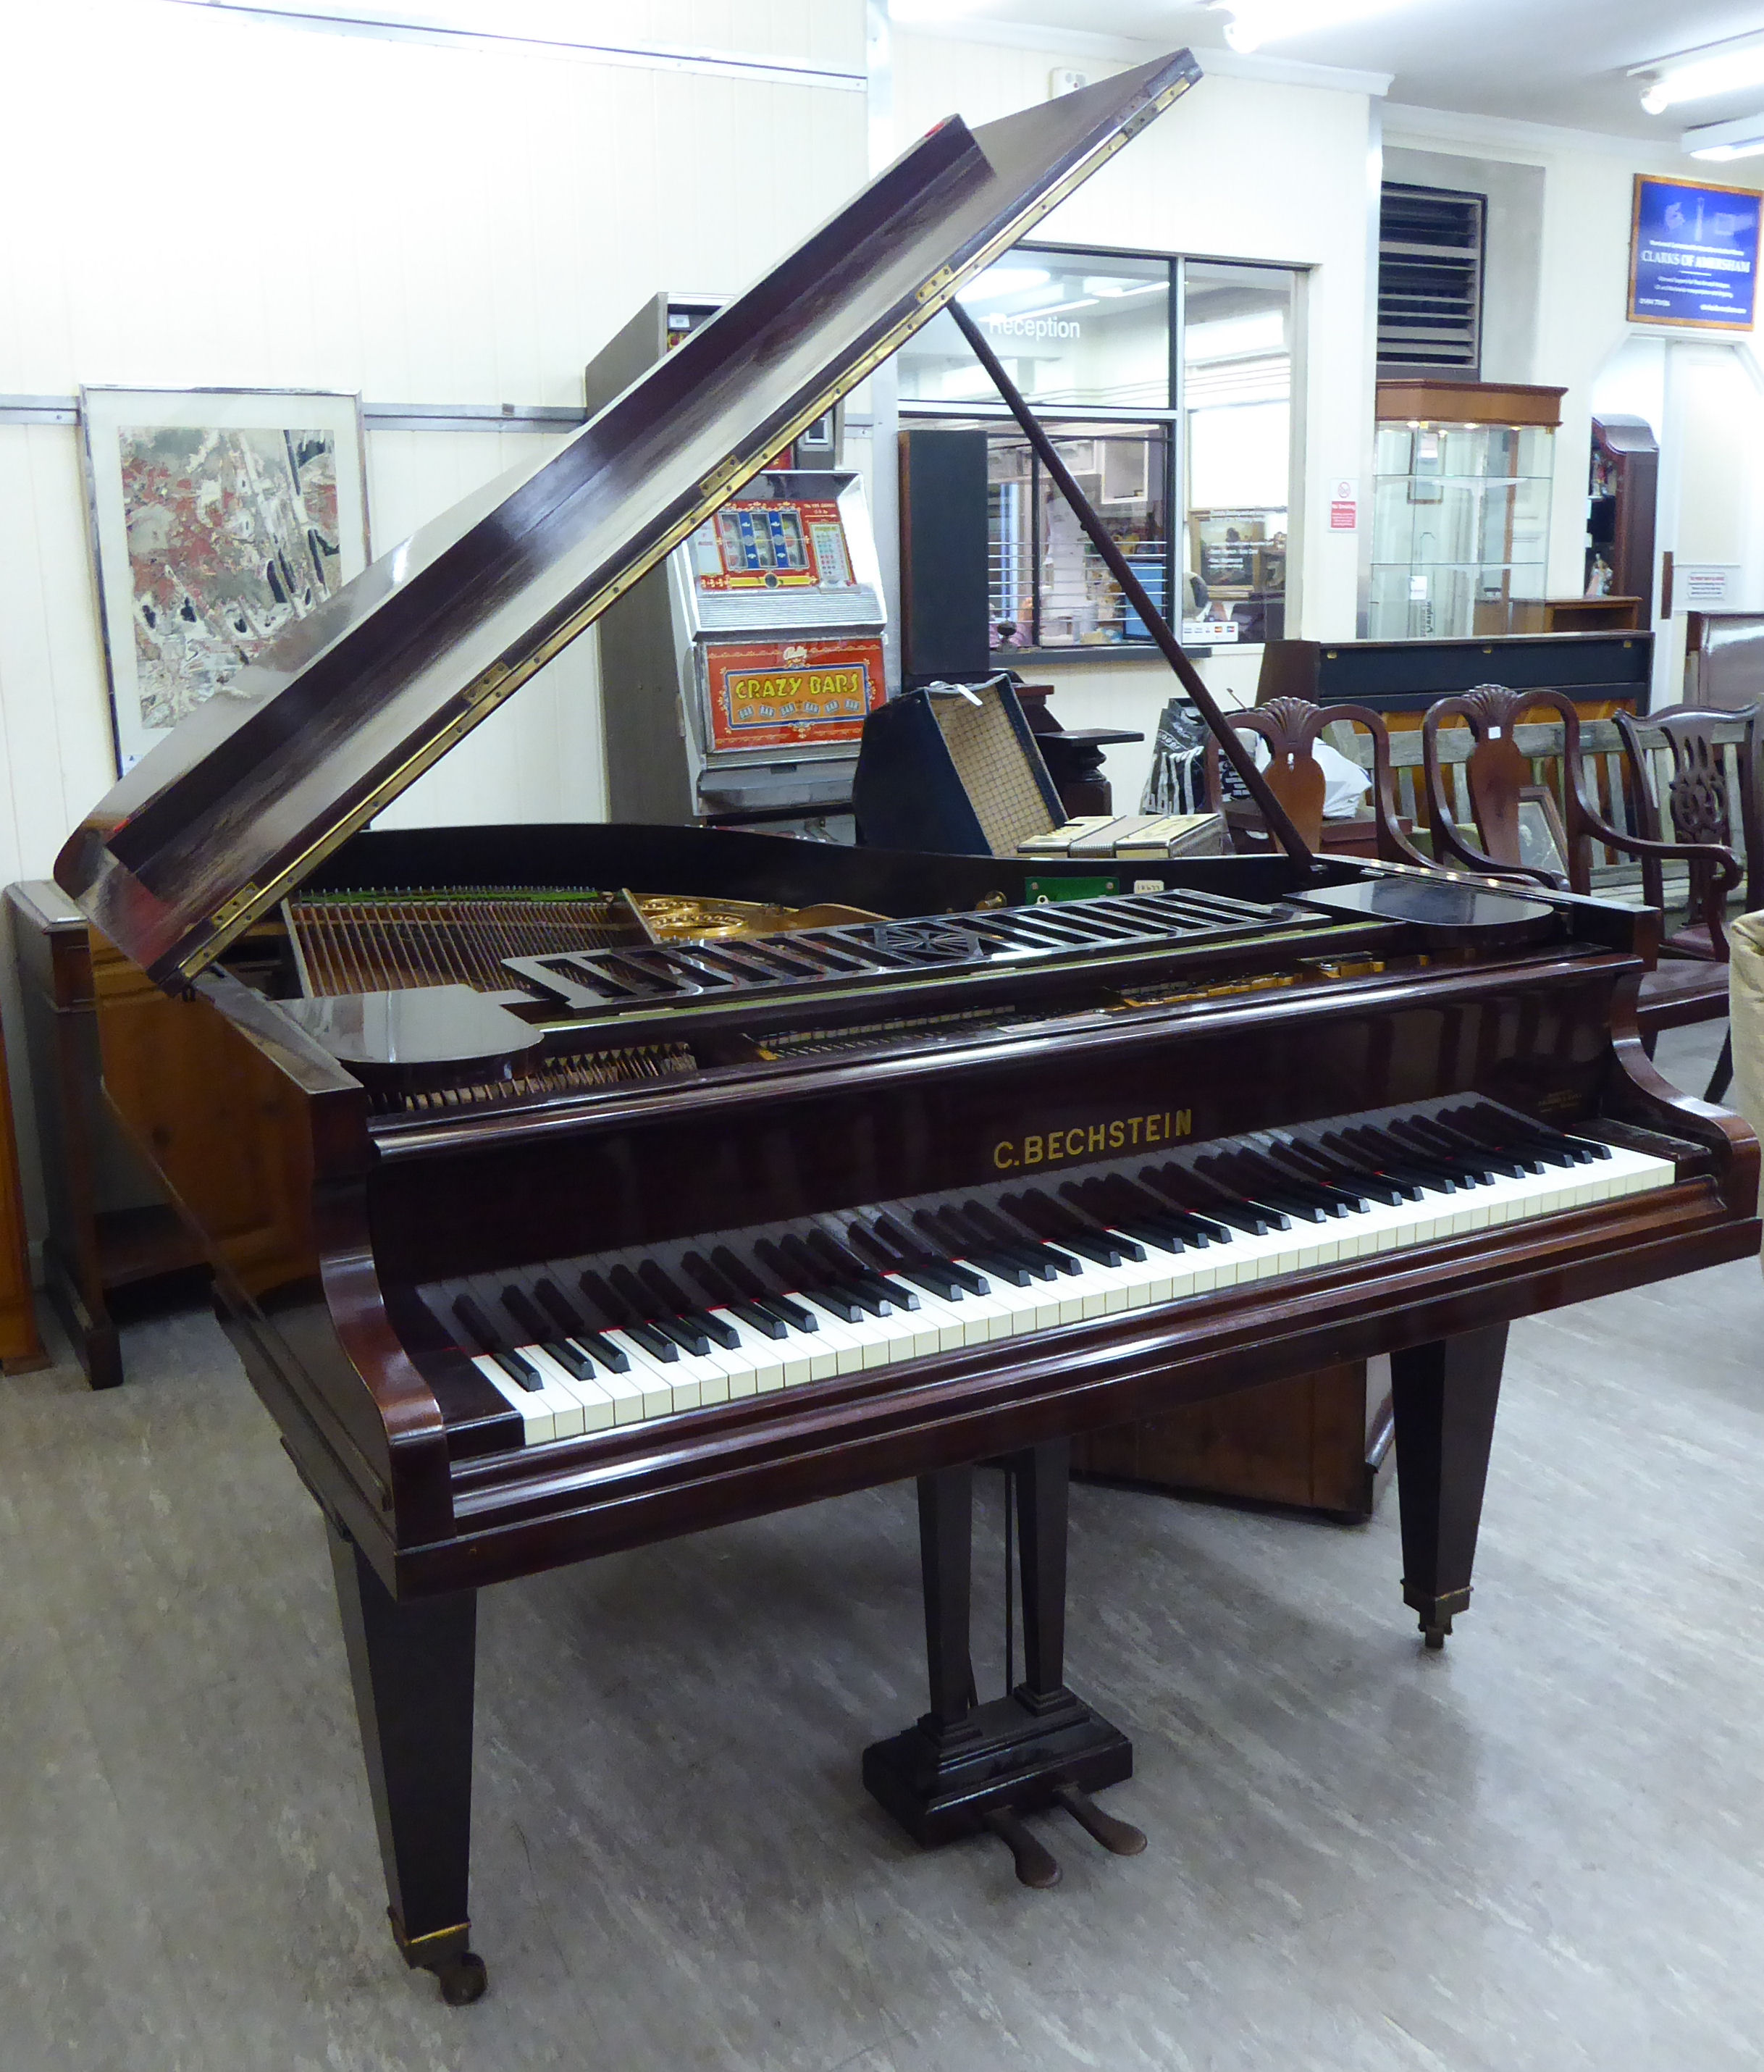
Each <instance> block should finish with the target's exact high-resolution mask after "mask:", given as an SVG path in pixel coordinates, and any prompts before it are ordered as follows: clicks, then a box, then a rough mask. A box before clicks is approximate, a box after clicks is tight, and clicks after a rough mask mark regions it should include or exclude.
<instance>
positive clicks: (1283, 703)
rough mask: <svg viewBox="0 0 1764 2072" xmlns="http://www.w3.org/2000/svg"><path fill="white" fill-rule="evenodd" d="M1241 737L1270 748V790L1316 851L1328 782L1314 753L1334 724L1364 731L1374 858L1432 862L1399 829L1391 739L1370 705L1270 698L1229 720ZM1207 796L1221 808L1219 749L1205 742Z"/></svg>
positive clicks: (1418, 862) (1213, 743)
mask: <svg viewBox="0 0 1764 2072" xmlns="http://www.w3.org/2000/svg"><path fill="white" fill-rule="evenodd" d="M1228 717H1229V718H1230V720H1231V723H1232V726H1234V727H1236V729H1237V730H1238V732H1239V733H1240V734H1260V737H1261V738H1262V739H1263V740H1264V741H1265V742H1267V744H1268V769H1267V771H1266V772H1265V775H1266V776H1267V779H1268V787H1269V790H1270V791H1272V792H1273V795H1274V796H1275V797H1276V798H1277V800H1279V801H1280V803H1281V805H1282V806H1284V807H1285V809H1286V812H1287V813H1288V815H1289V817H1290V818H1291V820H1292V822H1293V826H1294V827H1296V828H1297V830H1298V832H1299V833H1300V834H1301V836H1302V837H1304V839H1305V841H1306V842H1307V843H1308V844H1309V845H1310V847H1311V848H1312V849H1318V850H1320V849H1322V846H1323V800H1324V796H1325V792H1326V789H1327V780H1326V778H1325V776H1324V774H1323V767H1322V764H1321V763H1319V762H1318V759H1317V754H1316V747H1317V741H1318V736H1319V735H1320V734H1322V731H1323V730H1324V728H1325V727H1328V726H1334V724H1335V722H1337V721H1338V720H1340V721H1343V722H1352V723H1353V724H1354V725H1355V726H1359V727H1362V728H1363V729H1364V730H1365V732H1366V734H1367V737H1368V738H1369V740H1370V742H1371V808H1372V819H1373V832H1374V836H1375V841H1376V843H1377V849H1378V854H1379V857H1380V859H1381V860H1382V861H1384V862H1386V863H1412V864H1418V865H1421V867H1422V868H1423V869H1426V868H1429V865H1430V861H1431V860H1430V859H1429V857H1426V856H1425V855H1424V854H1423V853H1421V850H1420V849H1417V848H1416V847H1415V846H1414V845H1413V844H1412V842H1411V841H1409V840H1408V837H1407V836H1405V835H1404V833H1403V830H1402V825H1401V820H1400V815H1399V813H1398V812H1397V808H1396V779H1395V775H1394V773H1393V771H1392V767H1391V751H1390V735H1389V733H1388V730H1386V728H1385V726H1384V720H1383V718H1382V717H1381V716H1380V714H1379V713H1375V712H1374V711H1373V710H1372V709H1371V707H1370V706H1367V705H1312V704H1310V702H1309V701H1307V700H1306V699H1304V698H1270V699H1269V701H1268V703H1267V704H1266V705H1255V706H1252V707H1250V708H1249V709H1248V710H1246V711H1243V712H1234V713H1231V714H1230V715H1229V716H1228ZM1206 771H1207V776H1206V782H1207V800H1208V802H1209V804H1210V805H1211V807H1212V808H1213V809H1214V810H1215V811H1217V810H1219V807H1220V805H1221V804H1222V803H1223V785H1222V783H1221V772H1220V759H1219V744H1218V742H1216V741H1213V740H1211V739H1209V740H1208V742H1207V762H1206Z"/></svg>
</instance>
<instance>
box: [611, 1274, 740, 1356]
mask: <svg viewBox="0 0 1764 2072" xmlns="http://www.w3.org/2000/svg"><path fill="white" fill-rule="evenodd" d="M637 1277H638V1279H639V1281H644V1282H645V1283H646V1284H647V1285H648V1287H649V1289H650V1290H651V1291H652V1293H654V1294H655V1295H656V1297H658V1299H659V1300H660V1301H661V1302H662V1303H663V1304H664V1306H665V1308H666V1309H667V1312H668V1314H669V1315H671V1316H672V1317H673V1318H674V1319H675V1320H676V1322H679V1323H681V1324H684V1325H685V1326H686V1327H687V1328H688V1329H689V1330H691V1331H693V1332H694V1333H696V1334H697V1336H698V1337H699V1338H701V1339H703V1340H705V1341H706V1345H705V1350H706V1351H708V1350H709V1342H715V1343H716V1344H718V1345H719V1346H722V1348H723V1349H724V1350H725V1351H727V1350H729V1349H730V1347H731V1346H738V1345H739V1344H740V1343H741V1334H740V1333H739V1332H738V1331H734V1330H730V1327H729V1326H728V1325H727V1324H726V1323H724V1322H722V1319H721V1318H717V1317H713V1316H711V1315H709V1313H708V1312H706V1311H705V1310H704V1309H701V1308H700V1307H699V1305H697V1303H696V1302H695V1301H693V1298H692V1297H691V1296H690V1295H689V1294H688V1293H686V1291H685V1289H684V1288H682V1287H681V1285H680V1284H679V1282H678V1281H675V1280H674V1279H673V1278H672V1276H670V1275H668V1274H666V1273H664V1272H663V1271H662V1269H661V1268H660V1267H659V1266H658V1265H657V1264H656V1262H655V1260H652V1259H646V1260H644V1263H643V1264H642V1265H641V1266H639V1268H638V1269H637ZM693 1350H695V1351H696V1350H697V1347H696V1346H695V1347H694V1348H693Z"/></svg>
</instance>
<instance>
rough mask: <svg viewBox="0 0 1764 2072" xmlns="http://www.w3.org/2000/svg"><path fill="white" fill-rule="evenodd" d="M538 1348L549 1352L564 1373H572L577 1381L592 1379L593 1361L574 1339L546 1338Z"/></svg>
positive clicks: (593, 1371)
mask: <svg viewBox="0 0 1764 2072" xmlns="http://www.w3.org/2000/svg"><path fill="white" fill-rule="evenodd" d="M540 1350H541V1351H542V1352H545V1353H549V1355H550V1356H551V1357H552V1359H554V1360H556V1362H557V1364H558V1366H559V1367H561V1368H562V1369H563V1371H564V1372H565V1374H568V1375H574V1377H575V1379H577V1380H578V1381H592V1380H593V1379H594V1373H595V1368H594V1362H593V1360H592V1359H590V1358H589V1356H588V1353H587V1350H586V1348H585V1347H584V1346H578V1344H577V1343H576V1342H575V1341H574V1339H573V1338H546V1339H545V1340H543V1341H542V1342H541V1346H540ZM608 1350H611V1348H610V1347H609V1348H608Z"/></svg>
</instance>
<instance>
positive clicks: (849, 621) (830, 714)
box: [583, 295, 888, 841]
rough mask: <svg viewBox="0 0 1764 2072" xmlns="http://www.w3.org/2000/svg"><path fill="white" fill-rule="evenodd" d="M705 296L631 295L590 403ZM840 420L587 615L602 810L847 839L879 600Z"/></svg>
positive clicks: (794, 449) (876, 647)
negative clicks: (596, 677) (596, 696)
mask: <svg viewBox="0 0 1764 2072" xmlns="http://www.w3.org/2000/svg"><path fill="white" fill-rule="evenodd" d="M718 306H719V304H718V301H717V300H716V298H713V297H708V296H706V297H698V298H686V297H670V296H668V295H658V296H656V297H655V298H653V300H652V302H649V303H647V304H645V306H644V308H643V309H642V310H639V312H638V314H637V315H636V316H635V318H634V319H632V320H631V323H629V324H627V326H626V327H625V328H624V330H623V331H621V332H619V335H617V336H616V337H615V339H612V340H611V343H609V344H608V345H607V347H605V348H604V350H603V351H602V352H601V353H600V354H598V356H596V358H595V359H594V361H593V362H592V363H590V366H589V367H588V368H587V369H586V374H585V377H584V384H583V385H584V389H585V393H586V403H587V406H588V408H589V409H590V412H592V411H594V410H595V409H599V408H600V407H601V406H602V405H603V404H605V403H607V402H608V401H611V398H612V397H614V396H615V395H617V394H619V393H620V391H621V390H622V389H624V388H626V387H627V386H628V385H629V384H630V383H631V381H633V380H635V379H636V378H637V377H638V376H639V375H640V374H641V373H642V372H644V370H645V369H646V368H648V367H650V366H652V365H653V364H654V363H655V362H656V360H659V359H660V358H661V357H662V356H663V355H664V353H667V352H672V351H674V350H676V349H677V348H678V347H680V346H681V344H682V343H684V342H685V340H686V339H689V338H690V337H691V335H693V332H694V331H697V329H698V328H699V327H701V325H702V324H703V323H705V322H707V321H708V320H709V318H711V317H712V316H713V315H715V314H716V311H717V310H718ZM840 445H841V422H840V413H838V412H837V410H835V411H829V413H827V415H826V416H825V417H824V418H822V419H821V420H820V421H818V422H817V423H816V424H814V425H812V426H809V427H808V430H806V431H804V433H803V434H801V435H800V437H799V438H797V439H796V442H794V444H793V445H792V446H791V447H789V448H787V449H786V450H785V451H784V452H783V454H779V456H778V457H777V461H776V464H775V465H774V466H773V467H769V468H767V469H766V470H765V471H763V473H762V474H760V475H758V476H757V477H755V479H754V480H752V481H751V482H750V483H748V484H747V485H746V487H745V488H743V489H742V491H741V492H740V494H739V495H738V496H736V497H734V498H733V499H732V500H730V502H729V503H727V504H725V505H724V506H723V507H722V509H721V510H719V511H718V512H716V513H715V514H714V515H713V516H712V517H710V518H709V519H707V520H705V523H704V524H702V525H701V526H700V528H698V530H697V532H694V533H693V535H692V537H690V538H689V540H687V541H685V542H684V543H683V544H682V545H680V546H679V547H677V548H676V549H675V550H674V551H673V553H672V554H671V555H669V557H668V560H667V561H666V562H665V563H664V565H662V566H661V567H660V568H658V569H655V570H653V571H652V573H651V574H648V576H645V577H644V578H643V580H642V581H641V582H639V583H637V584H636V585H635V586H634V587H633V588H632V589H631V590H630V591H628V592H627V594H626V595H625V596H623V598H620V599H619V601H618V602H617V603H616V604H615V605H614V606H612V607H611V609H610V610H609V611H607V613H606V614H605V615H603V617H602V619H601V621H600V663H601V676H602V685H603V689H604V697H603V699H602V712H603V714H604V725H605V729H606V744H607V812H608V815H609V816H610V817H611V818H612V819H614V820H648V821H672V822H693V823H697V824H701V825H709V826H721V827H743V826H746V827H755V828H761V829H763V831H765V832H767V833H807V834H819V835H825V836H827V837H830V838H832V839H833V840H836V841H837V840H845V841H849V840H851V839H852V838H853V822H852V820H851V785H852V778H853V773H854V771H855V770H856V768H857V749H858V743H859V741H860V739H861V736H862V733H863V725H864V721H865V718H866V716H867V715H868V714H869V713H871V712H872V711H874V710H875V709H876V708H877V707H878V706H879V705H882V703H883V701H884V700H885V699H886V695H887V691H886V677H885V669H884V642H885V639H886V632H887V621H888V615H887V607H886V604H885V602H884V601H883V596H882V569H881V565H880V562H879V561H878V555H877V550H876V538H875V533H874V528H872V525H871V524H870V512H869V508H868V504H867V503H866V499H865V495H864V487H863V483H862V479H861V476H860V475H858V473H857V471H856V470H855V469H853V468H846V467H841V466H840V465H839V460H840Z"/></svg>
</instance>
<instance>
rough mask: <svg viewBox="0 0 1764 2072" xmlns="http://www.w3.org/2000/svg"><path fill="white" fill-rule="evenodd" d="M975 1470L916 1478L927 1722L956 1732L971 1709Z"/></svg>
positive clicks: (951, 1470)
mask: <svg viewBox="0 0 1764 2072" xmlns="http://www.w3.org/2000/svg"><path fill="white" fill-rule="evenodd" d="M973 1539H974V1471H973V1470H972V1468H971V1467H962V1468H944V1469H942V1470H940V1471H939V1473H937V1474H934V1475H921V1476H920V1477H919V1567H920V1569H921V1571H922V1572H923V1577H924V1587H925V1659H926V1665H927V1673H928V1680H929V1682H930V1684H931V1710H930V1712H927V1714H926V1716H925V1717H926V1720H927V1722H928V1723H931V1724H932V1725H934V1727H935V1729H937V1730H940V1731H944V1730H948V1729H952V1728H954V1729H960V1726H961V1725H962V1722H963V1721H964V1720H965V1719H966V1718H967V1716H968V1714H969V1713H970V1712H972V1710H973V1709H974V1705H975V1702H976V1700H977V1696H978V1695H979V1694H978V1693H977V1692H976V1690H975V1688H974V1659H973V1656H972V1653H971V1652H970V1651H969V1647H968V1631H969V1617H970V1612H971V1609H972V1599H973V1583H972V1575H973Z"/></svg>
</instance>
